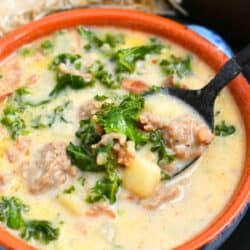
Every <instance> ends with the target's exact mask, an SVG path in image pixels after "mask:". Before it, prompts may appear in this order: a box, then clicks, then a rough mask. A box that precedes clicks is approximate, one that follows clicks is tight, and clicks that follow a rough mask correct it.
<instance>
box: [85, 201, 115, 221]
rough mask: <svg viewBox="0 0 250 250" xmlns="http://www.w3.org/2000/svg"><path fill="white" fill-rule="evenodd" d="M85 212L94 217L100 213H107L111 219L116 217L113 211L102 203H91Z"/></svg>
mask: <svg viewBox="0 0 250 250" xmlns="http://www.w3.org/2000/svg"><path fill="white" fill-rule="evenodd" d="M85 214H86V215H87V216H90V217H96V216H101V215H107V216H108V217H110V218H112V219H114V218H115V217H116V214H115V213H114V211H113V210H111V209H110V208H108V206H107V205H106V204H103V203H100V204H96V205H93V206H92V208H91V209H90V210H88V211H87V212H86V213H85Z"/></svg>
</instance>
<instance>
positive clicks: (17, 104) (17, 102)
mask: <svg viewBox="0 0 250 250" xmlns="http://www.w3.org/2000/svg"><path fill="white" fill-rule="evenodd" d="M28 94H29V92H28V90H27V89H26V88H20V89H17V90H16V91H15V92H14V93H13V95H12V96H11V97H10V98H9V100H8V102H7V104H6V106H5V107H4V109H3V113H2V116H1V123H2V125H4V126H5V127H6V128H7V129H8V131H9V134H10V136H11V138H13V139H15V138H16V137H17V136H19V135H21V134H22V135H23V134H26V133H28V131H27V129H26V124H25V121H24V120H23V118H22V113H23V112H24V111H25V109H26V108H27V106H28V104H27V103H26V102H25V100H24V96H25V95H28Z"/></svg>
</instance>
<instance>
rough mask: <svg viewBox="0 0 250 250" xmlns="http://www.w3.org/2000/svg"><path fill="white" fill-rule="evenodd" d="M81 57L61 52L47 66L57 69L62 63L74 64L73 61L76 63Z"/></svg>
mask: <svg viewBox="0 0 250 250" xmlns="http://www.w3.org/2000/svg"><path fill="white" fill-rule="evenodd" d="M80 58H81V56H80V55H78V54H70V53H62V54H59V55H57V56H56V57H55V58H54V59H53V61H52V63H51V64H50V66H49V69H50V70H57V68H58V66H59V65H60V64H61V63H63V64H66V65H70V66H74V63H76V62H77V61H78V60H79V59H80Z"/></svg>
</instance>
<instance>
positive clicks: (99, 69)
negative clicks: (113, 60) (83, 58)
mask: <svg viewBox="0 0 250 250" xmlns="http://www.w3.org/2000/svg"><path fill="white" fill-rule="evenodd" d="M89 72H90V73H92V75H93V77H94V78H95V79H96V80H98V81H99V82H100V83H101V84H102V85H104V86H105V87H107V88H117V87H118V83H117V81H116V80H115V79H114V78H113V76H112V74H111V73H109V72H108V71H107V70H105V68H104V65H103V64H102V63H101V62H100V61H96V62H95V63H94V64H93V65H92V66H91V67H90V68H89Z"/></svg>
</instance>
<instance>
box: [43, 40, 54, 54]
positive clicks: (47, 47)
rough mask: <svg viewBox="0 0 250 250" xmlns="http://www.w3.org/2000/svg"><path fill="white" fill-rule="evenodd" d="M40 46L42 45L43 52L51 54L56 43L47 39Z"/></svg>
mask: <svg viewBox="0 0 250 250" xmlns="http://www.w3.org/2000/svg"><path fill="white" fill-rule="evenodd" d="M40 47H41V49H42V51H43V53H45V54H49V53H51V52H52V51H53V49H54V44H53V42H52V41H51V40H45V41H43V42H42V43H41V45H40Z"/></svg>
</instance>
